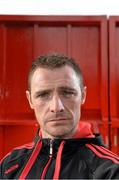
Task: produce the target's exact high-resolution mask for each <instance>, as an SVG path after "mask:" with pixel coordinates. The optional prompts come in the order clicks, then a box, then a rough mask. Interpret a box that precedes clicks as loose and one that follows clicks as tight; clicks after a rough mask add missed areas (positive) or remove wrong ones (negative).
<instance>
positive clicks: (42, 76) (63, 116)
mask: <svg viewBox="0 0 119 180" xmlns="http://www.w3.org/2000/svg"><path fill="white" fill-rule="evenodd" d="M85 94H86V93H85V88H84V92H83V95H82V93H81V89H80V83H79V78H78V77H77V75H76V73H75V71H74V70H73V69H72V68H71V67H69V66H64V67H61V68H56V69H53V70H50V69H45V68H38V69H36V71H35V72H34V74H33V76H32V78H31V92H29V91H26V95H27V98H28V100H29V103H30V106H31V108H32V109H33V110H34V112H35V115H36V118H37V121H38V123H39V124H40V128H41V131H42V135H43V138H70V137H72V136H73V134H74V133H75V132H76V130H77V125H78V122H79V119H80V115H81V104H83V103H84V101H85Z"/></svg>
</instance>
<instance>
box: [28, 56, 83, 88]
mask: <svg viewBox="0 0 119 180" xmlns="http://www.w3.org/2000/svg"><path fill="white" fill-rule="evenodd" d="M66 65H68V66H70V67H71V68H72V69H73V70H74V71H75V73H76V74H77V76H78V77H79V85H80V88H81V91H83V88H84V81H83V75H82V72H81V69H80V67H79V64H77V63H76V62H75V60H74V59H73V58H69V57H67V56H65V55H62V54H56V53H55V54H48V55H43V56H39V57H37V58H36V59H34V61H33V62H32V66H31V69H30V71H29V74H28V89H29V90H30V89H31V78H32V76H33V74H34V72H35V71H36V69H38V68H40V67H41V68H46V69H51V70H53V69H56V68H60V67H64V66H66Z"/></svg>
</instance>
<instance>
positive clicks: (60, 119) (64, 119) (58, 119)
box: [49, 118, 68, 121]
mask: <svg viewBox="0 0 119 180" xmlns="http://www.w3.org/2000/svg"><path fill="white" fill-rule="evenodd" d="M66 120H68V119H66V118H54V119H50V120H49V121H66Z"/></svg>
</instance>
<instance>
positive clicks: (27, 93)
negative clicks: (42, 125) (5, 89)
mask: <svg viewBox="0 0 119 180" xmlns="http://www.w3.org/2000/svg"><path fill="white" fill-rule="evenodd" d="M26 97H27V99H28V102H29V105H30V107H31V109H34V108H33V104H32V100H31V93H30V92H29V91H28V90H27V91H26Z"/></svg>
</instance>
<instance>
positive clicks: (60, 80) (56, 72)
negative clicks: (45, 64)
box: [31, 66, 79, 89]
mask: <svg viewBox="0 0 119 180" xmlns="http://www.w3.org/2000/svg"><path fill="white" fill-rule="evenodd" d="M62 85H63V86H64V85H66V86H69V87H70V86H77V87H79V77H78V76H77V74H76V73H75V71H74V70H73V69H72V68H71V67H70V66H64V67H60V68H55V69H53V70H51V69H46V68H38V69H36V71H35V72H34V74H33V76H32V78H31V88H35V87H39V88H40V89H42V88H44V86H45V87H50V86H51V87H54V86H62Z"/></svg>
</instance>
